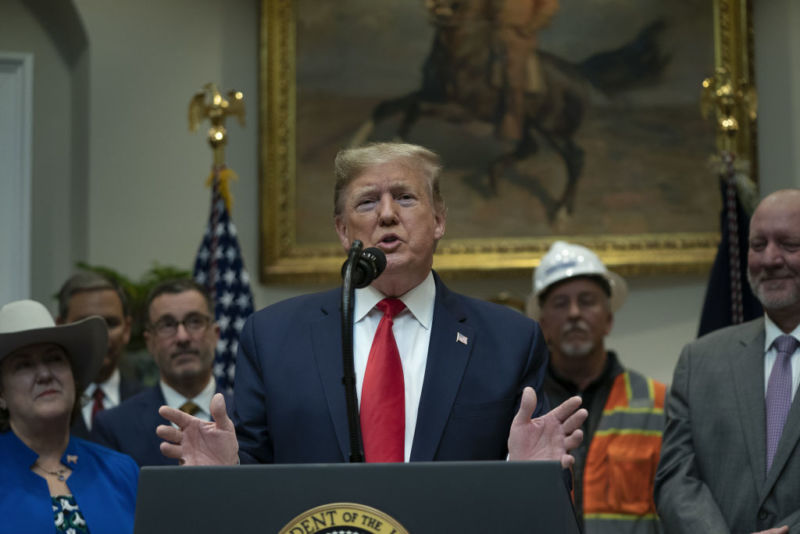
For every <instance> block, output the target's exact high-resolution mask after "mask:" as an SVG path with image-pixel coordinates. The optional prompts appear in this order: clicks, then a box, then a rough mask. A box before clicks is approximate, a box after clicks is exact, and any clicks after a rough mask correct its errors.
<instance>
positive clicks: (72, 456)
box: [67, 454, 78, 464]
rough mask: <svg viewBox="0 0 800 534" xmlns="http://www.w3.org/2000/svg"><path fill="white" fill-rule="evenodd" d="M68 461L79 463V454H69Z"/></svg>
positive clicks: (69, 462)
mask: <svg viewBox="0 0 800 534" xmlns="http://www.w3.org/2000/svg"><path fill="white" fill-rule="evenodd" d="M67 463H68V464H77V463H78V455H77V454H68V455H67Z"/></svg>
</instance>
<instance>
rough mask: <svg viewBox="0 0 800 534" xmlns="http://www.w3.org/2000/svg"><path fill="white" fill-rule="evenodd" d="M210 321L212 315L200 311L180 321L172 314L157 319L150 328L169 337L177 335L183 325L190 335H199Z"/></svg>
mask: <svg viewBox="0 0 800 534" xmlns="http://www.w3.org/2000/svg"><path fill="white" fill-rule="evenodd" d="M210 323H211V317H209V316H208V315H203V314H200V313H190V314H189V315H187V316H186V317H184V318H183V319H182V320H180V321H178V320H177V319H175V318H174V317H172V316H171V315H167V316H166V317H162V318H161V319H159V320H158V321H156V322H155V324H153V325H152V326H151V327H150V330H151V331H153V332H155V334H156V335H157V336H158V337H163V338H169V337H173V336H175V335H177V333H178V327H179V326H180V325H183V327H184V328H185V329H186V332H188V333H189V334H190V335H197V334H200V333H202V332H205V330H206V328H208V325H209V324H210Z"/></svg>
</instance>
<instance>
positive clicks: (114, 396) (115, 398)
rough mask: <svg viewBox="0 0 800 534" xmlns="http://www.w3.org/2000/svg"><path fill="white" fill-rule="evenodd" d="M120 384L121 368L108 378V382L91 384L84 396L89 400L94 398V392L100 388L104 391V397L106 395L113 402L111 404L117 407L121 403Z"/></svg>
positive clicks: (84, 391)
mask: <svg viewBox="0 0 800 534" xmlns="http://www.w3.org/2000/svg"><path fill="white" fill-rule="evenodd" d="M119 382H120V374H119V367H117V368H116V369H114V372H113V373H111V376H110V377H108V380H106V381H105V382H102V383H100V384H95V383H91V384H89V385H88V386H87V387H86V389H85V390H83V396H84V397H85V398H89V399H90V398H92V395H94V390H95V389H97V388H98V387H99V388H100V389H102V390H103V395H105V397H106V398H107V399H109V401H111V404H112V405H114V406H116V405H117V404H119V402H120V397H119Z"/></svg>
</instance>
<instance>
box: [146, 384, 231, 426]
mask: <svg viewBox="0 0 800 534" xmlns="http://www.w3.org/2000/svg"><path fill="white" fill-rule="evenodd" d="M158 384H159V386H161V392H162V393H163V394H164V402H166V403H167V406H169V407H170V408H175V409H176V410H180V409H181V406H183V404H184V403H185V402H187V401H192V402H193V403H195V404H196V405H197V406H198V408H200V409H199V410H198V411H197V413H196V414H194V416H195V417H197V418H198V419H202V420H203V421H211V411H210V410H211V397H213V396H214V393H216V391H217V382H216V380H214V377H213V376H212V377H211V380H209V381H208V384H206V387H204V388H203V391H201V392H200V393H199V394H198V395H197V396H195V397H193V398H191V399H187V398H186V397H184V396H183V395H181V394H180V393H178V392H177V391H175V390H174V389H172V388H171V387H169V386H168V385H167V383H166V382H164V381H163V380H159V382H158Z"/></svg>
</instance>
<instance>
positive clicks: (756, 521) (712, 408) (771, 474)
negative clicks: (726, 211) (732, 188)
mask: <svg viewBox="0 0 800 534" xmlns="http://www.w3.org/2000/svg"><path fill="white" fill-rule="evenodd" d="M747 261H748V276H747V277H748V280H749V282H750V286H751V287H752V288H753V292H754V293H755V295H756V296H757V297H758V299H759V301H761V304H762V306H763V307H764V311H765V317H763V318H761V319H757V320H755V321H750V322H748V323H744V324H741V325H738V326H732V327H728V328H725V329H722V330H719V331H717V332H713V333H711V334H709V335H707V336H705V337H703V338H701V339H698V340H697V341H694V342H692V343H690V344H689V345H687V346H686V347H685V348H684V350H683V352H682V354H681V357H680V359H679V361H678V365H677V367H676V368H675V376H674V378H673V382H672V391H671V393H670V395H669V401H668V403H667V427H666V430H665V431H664V441H663V445H662V449H661V461H660V463H659V466H658V472H657V475H656V483H655V497H656V506H657V508H658V512H659V514H660V516H661V519H662V521H663V524H664V526H665V527H666V531H667V532H668V533H674V532H677V533H698V532H708V533H714V534H718V533H752V532H758V533H762V534H764V533H766V534H786V533H792V534H796V533H800V446H799V444H800V400H798V399H797V395H796V393H797V385H798V381H799V380H798V378H800V351H798V350H797V348H798V341H797V339H800V190H783V191H778V192H776V193H773V194H771V195H769V196H767V197H766V198H764V199H763V200H762V201H761V203H760V204H759V205H758V208H757V209H756V211H755V213H753V217H752V219H751V221H750V239H749V253H748V258H747Z"/></svg>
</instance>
